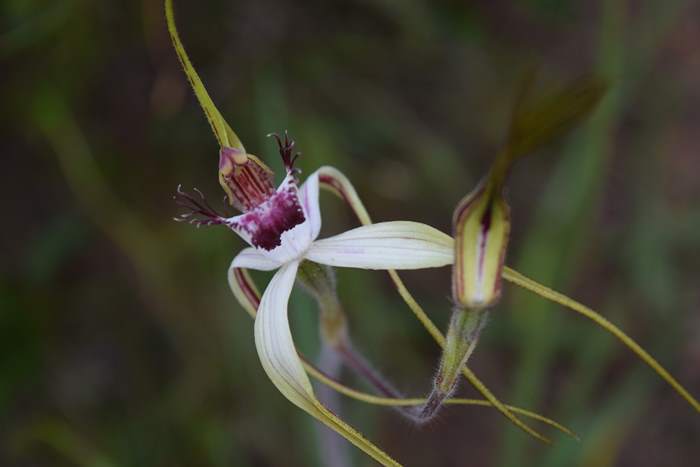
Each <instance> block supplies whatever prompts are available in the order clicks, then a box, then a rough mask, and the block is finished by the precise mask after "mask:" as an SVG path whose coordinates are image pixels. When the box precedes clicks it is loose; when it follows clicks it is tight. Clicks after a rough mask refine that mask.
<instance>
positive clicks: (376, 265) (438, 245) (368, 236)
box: [305, 221, 454, 269]
mask: <svg viewBox="0 0 700 467" xmlns="http://www.w3.org/2000/svg"><path fill="white" fill-rule="evenodd" d="M305 256H306V258H307V259H310V260H311V261H315V262H317V263H321V264H327V265H330V266H340V267H352V268H362V269H422V268H430V267H440V266H446V265H449V264H452V262H453V260H454V252H453V240H452V238H451V237H450V236H449V235H447V234H444V233H443V232H440V231H439V230H437V229H435V228H433V227H430V226H428V225H425V224H421V223H418V222H409V221H396V222H381V223H378V224H371V225H366V226H362V227H358V228H356V229H352V230H348V231H347V232H343V233H341V234H339V235H336V236H333V237H329V238H324V239H322V240H318V241H316V242H314V243H313V244H312V245H311V248H310V249H309V251H308V252H307V254H306V255H305Z"/></svg>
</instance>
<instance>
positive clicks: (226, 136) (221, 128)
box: [165, 0, 245, 153]
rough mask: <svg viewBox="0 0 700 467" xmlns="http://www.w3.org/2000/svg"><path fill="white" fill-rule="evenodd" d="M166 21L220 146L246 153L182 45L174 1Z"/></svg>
mask: <svg viewBox="0 0 700 467" xmlns="http://www.w3.org/2000/svg"><path fill="white" fill-rule="evenodd" d="M165 19H166V21H167V23H168V32H169V33H170V39H171V41H172V43H173V47H174V48H175V52H176V53H177V57H178V59H179V60H180V64H181V65H182V69H183V70H184V71H185V75H186V76H187V80H188V81H189V82H190V85H191V86H192V90H193V91H194V93H195V95H196V96H197V100H198V101H199V104H200V105H201V106H202V110H204V114H205V115H206V116H207V120H208V121H209V124H210V125H211V129H212V131H213V132H214V136H215V137H216V140H217V141H218V142H219V146H221V147H222V148H224V147H228V148H234V149H237V150H239V151H242V152H243V153H245V148H244V147H243V143H241V140H240V139H239V138H238V135H236V133H235V132H234V131H233V130H232V129H231V127H230V126H229V124H228V123H227V122H226V120H224V117H222V116H221V112H219V109H217V108H216V105H214V102H213V101H212V100H211V97H210V96H209V93H208V92H207V89H206V88H205V87H204V83H203V82H202V79H201V78H200V77H199V74H198V73H197V71H196V70H195V69H194V66H193V65H192V62H191V61H190V58H189V56H188V55H187V52H186V51H185V47H184V46H183V45H182V41H181V40H180V34H179V33H178V32H177V26H176V25H175V14H174V12H173V2H172V0H165Z"/></svg>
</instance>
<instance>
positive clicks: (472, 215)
mask: <svg viewBox="0 0 700 467" xmlns="http://www.w3.org/2000/svg"><path fill="white" fill-rule="evenodd" d="M453 224H454V238H455V263H454V266H453V270H452V297H453V300H454V302H455V304H456V305H457V306H458V307H460V308H472V309H479V308H484V307H488V306H491V305H493V304H495V303H496V302H497V301H498V298H499V297H500V294H501V272H502V270H503V262H504V260H505V255H506V247H507V246H508V236H509V234H510V208H509V207H508V204H506V201H505V199H504V198H503V194H502V192H501V190H500V189H496V188H494V187H493V185H492V184H490V183H482V184H481V185H480V186H478V187H477V188H476V190H474V191H473V192H472V193H470V194H469V195H467V196H466V197H465V198H464V199H462V201H460V203H459V204H458V205H457V209H456V210H455V212H454V216H453Z"/></svg>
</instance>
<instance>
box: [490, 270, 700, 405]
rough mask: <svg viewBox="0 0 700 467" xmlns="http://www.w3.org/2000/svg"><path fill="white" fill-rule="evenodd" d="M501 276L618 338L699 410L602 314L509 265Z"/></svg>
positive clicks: (673, 382) (696, 402)
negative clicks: (561, 306) (582, 317)
mask: <svg viewBox="0 0 700 467" xmlns="http://www.w3.org/2000/svg"><path fill="white" fill-rule="evenodd" d="M503 278H504V279H506V280H508V281H510V282H512V283H514V284H516V285H518V286H520V287H522V288H524V289H527V290H529V291H531V292H534V293H536V294H537V295H539V296H540V297H542V298H545V299H547V300H550V301H552V302H555V303H558V304H559V305H563V306H564V307H566V308H568V309H570V310H572V311H575V312H576V313H579V314H581V315H583V316H585V317H586V318H588V319H590V320H591V321H593V322H594V323H596V324H597V325H598V326H600V327H601V328H603V329H604V330H606V331H607V332H609V333H610V334H612V335H613V336H615V337H616V338H618V339H619V340H620V341H621V342H622V343H623V344H624V345H625V346H627V347H628V348H629V349H630V350H631V351H632V352H634V353H635V354H636V355H637V356H638V357H639V358H640V359H642V361H644V363H646V364H647V365H649V366H650V367H651V369H652V370H654V371H655V372H656V374H658V375H659V376H660V377H661V378H663V379H664V380H665V381H666V382H667V383H668V384H670V385H671V387H673V389H674V390H675V391H676V392H677V393H678V394H679V395H680V396H681V397H683V399H685V400H686V401H687V402H688V403H689V404H690V405H691V406H692V407H693V408H694V409H695V410H697V411H698V412H700V403H698V401H697V400H696V399H695V398H694V397H693V396H692V395H691V394H690V393H689V392H688V391H687V390H686V389H685V388H684V387H683V386H682V385H681V384H680V383H679V382H678V381H677V380H676V379H675V378H674V377H673V376H671V374H670V373H669V372H668V371H667V370H666V369H665V368H664V367H663V366H661V364H660V363H659V362H658V361H657V360H656V359H655V358H654V357H652V356H651V355H649V353H648V352H647V351H646V350H644V349H643V348H642V347H641V346H640V345H639V344H637V343H636V342H635V341H634V340H633V339H632V338H631V337H629V336H628V335H627V334H625V333H624V332H623V331H622V330H621V329H620V328H618V327H617V326H615V325H614V324H613V323H611V322H610V321H608V320H607V319H605V318H604V317H603V316H601V315H600V314H598V313H596V312H595V311H593V310H592V309H590V308H588V307H587V306H585V305H582V304H581V303H579V302H577V301H575V300H572V299H570V298H569V297H567V296H566V295H563V294H561V293H559V292H556V291H554V290H552V289H550V288H549V287H546V286H544V285H542V284H540V283H538V282H536V281H534V280H532V279H530V278H528V277H526V276H524V275H522V274H521V273H519V272H518V271H515V270H514V269H511V268H509V267H504V269H503Z"/></svg>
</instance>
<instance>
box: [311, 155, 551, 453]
mask: <svg viewBox="0 0 700 467" xmlns="http://www.w3.org/2000/svg"><path fill="white" fill-rule="evenodd" d="M318 174H319V181H320V183H321V187H322V188H325V189H327V190H329V191H330V192H331V193H333V194H335V195H336V196H338V197H339V198H340V199H342V200H343V201H345V203H346V204H347V205H348V206H349V207H350V209H351V210H352V211H353V213H354V214H355V216H356V217H357V219H358V220H359V221H360V223H361V224H363V225H369V224H371V223H372V220H371V218H370V216H369V213H368V212H367V209H366V208H365V206H364V204H363V203H362V200H361V199H360V197H359V196H358V195H357V191H355V188H354V187H353V186H352V183H350V180H348V178H347V177H346V176H345V175H344V174H343V173H342V172H340V171H339V170H338V169H336V168H334V167H329V166H323V167H321V168H320V169H319V170H318ZM445 237H447V238H450V237H449V236H448V235H445ZM387 272H388V274H389V277H391V280H392V281H393V282H394V285H395V286H396V289H397V290H398V292H399V295H400V296H401V298H402V299H403V301H404V302H405V303H406V305H407V306H408V308H409V309H410V310H411V311H412V312H413V314H414V315H415V316H416V318H417V319H418V321H419V322H420V323H421V325H422V326H423V327H424V328H425V329H426V330H427V331H428V333H429V334H430V335H431V336H432V337H433V339H434V340H435V341H436V342H437V343H438V344H439V345H440V346H444V345H445V336H443V334H442V332H440V330H439V329H438V327H437V326H435V324H434V323H433V321H432V320H431V319H430V318H429V317H428V314H427V313H426V312H425V310H423V308H422V307H421V306H420V304H419V303H418V302H417V301H416V300H415V299H414V298H413V296H412V295H411V293H410V292H409V290H408V289H407V288H406V286H405V285H404V283H403V281H402V280H401V278H400V277H399V275H398V273H397V272H396V271H394V270H391V269H390V270H388V271H387ZM462 373H463V374H464V377H465V378H467V380H468V381H469V383H470V384H471V385H472V386H473V387H474V388H475V389H476V390H477V391H478V392H479V393H480V394H481V395H482V396H484V398H485V399H486V400H488V401H489V403H490V404H491V405H493V406H494V407H495V408H496V409H497V410H498V411H499V412H501V414H502V415H503V416H504V417H506V418H507V419H508V420H509V421H510V422H511V423H513V424H514V425H515V426H517V427H518V428H520V429H521V430H523V431H524V432H526V433H528V434H529V435H530V436H532V437H534V438H537V439H538V440H540V441H542V442H545V443H548V442H549V439H548V438H546V437H544V436H542V435H541V434H539V433H538V432H536V431H535V430H533V429H532V428H530V427H529V426H527V425H526V424H525V423H523V422H522V421H521V420H520V419H519V418H518V417H516V416H515V415H514V414H513V413H512V412H511V411H510V410H509V409H508V408H507V407H506V406H505V405H504V404H503V403H502V402H501V401H500V400H499V399H498V398H497V397H496V396H495V395H494V394H493V393H492V392H491V391H490V390H489V389H488V388H487V387H486V385H484V383H482V382H481V380H480V379H479V378H477V376H476V375H475V374H474V373H473V372H472V371H471V370H470V369H469V367H464V368H463V369H462Z"/></svg>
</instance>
